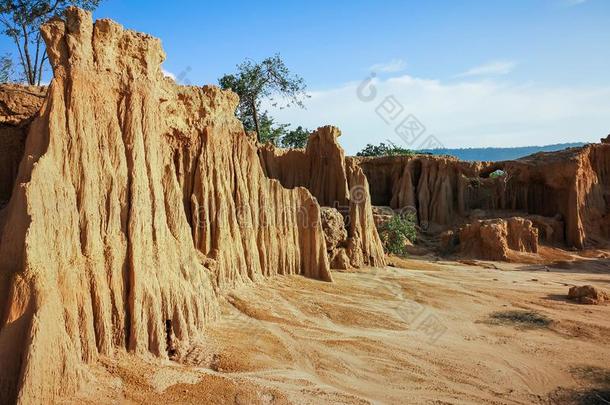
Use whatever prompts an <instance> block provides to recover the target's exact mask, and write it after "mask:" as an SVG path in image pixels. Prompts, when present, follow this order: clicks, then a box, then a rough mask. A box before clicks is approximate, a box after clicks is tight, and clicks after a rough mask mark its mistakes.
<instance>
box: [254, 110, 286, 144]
mask: <svg viewBox="0 0 610 405" xmlns="http://www.w3.org/2000/svg"><path fill="white" fill-rule="evenodd" d="M259 127H260V135H259V136H258V140H259V141H260V142H262V143H267V142H271V143H272V144H274V145H278V143H279V142H280V139H281V138H282V137H283V136H284V133H285V131H286V127H288V125H286V124H276V123H275V120H274V119H273V118H272V117H270V116H269V114H268V113H267V112H266V111H265V112H263V113H262V114H261V115H260V117H259Z"/></svg>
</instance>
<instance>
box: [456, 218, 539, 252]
mask: <svg viewBox="0 0 610 405" xmlns="http://www.w3.org/2000/svg"><path fill="white" fill-rule="evenodd" d="M458 238H459V248H460V251H459V253H460V254H461V255H463V256H466V257H475V258H480V259H487V260H502V261H506V260H510V259H511V252H528V253H536V252H538V229H536V228H534V227H533V225H532V222H531V221H529V220H527V219H523V218H508V219H488V220H478V221H475V222H473V223H471V224H468V225H466V226H464V227H463V228H461V229H460V230H459V233H458Z"/></svg>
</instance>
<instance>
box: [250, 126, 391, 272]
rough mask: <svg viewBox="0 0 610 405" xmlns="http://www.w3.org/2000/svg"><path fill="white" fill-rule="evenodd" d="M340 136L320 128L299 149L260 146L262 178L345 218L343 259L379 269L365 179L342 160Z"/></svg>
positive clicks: (378, 250)
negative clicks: (299, 190) (305, 193)
mask: <svg viewBox="0 0 610 405" xmlns="http://www.w3.org/2000/svg"><path fill="white" fill-rule="evenodd" d="M340 135H341V132H340V131H339V129H338V128H335V127H332V126H326V127H321V128H318V129H317V130H316V131H314V133H313V134H312V135H311V136H310V137H309V141H308V143H307V147H306V149H305V150H300V149H290V150H286V149H278V148H276V147H274V146H273V145H264V146H262V147H261V148H260V152H259V155H260V159H261V163H262V165H263V167H264V168H265V172H266V173H267V175H268V176H269V177H271V178H274V179H278V180H279V181H280V182H281V183H282V185H283V186H284V187H287V188H293V187H298V186H301V187H305V188H307V189H308V190H309V191H310V192H311V193H312V194H313V195H314V196H315V197H316V199H317V200H318V202H319V203H320V205H322V206H325V207H332V208H336V209H337V210H338V211H339V212H341V213H342V214H343V215H344V216H345V217H346V223H347V230H348V239H347V250H346V254H347V257H349V261H350V264H351V266H353V267H356V268H359V267H363V266H375V267H377V266H384V265H385V255H384V252H383V246H382V244H381V240H380V239H379V234H378V233H377V229H376V228H375V222H374V219H373V210H372V205H371V198H370V193H369V184H368V180H367V178H366V176H365V175H364V172H363V171H362V169H361V168H360V167H359V166H358V165H357V164H356V163H354V162H353V161H352V160H351V159H346V157H345V153H344V152H343V149H342V148H341V146H339V144H338V142H337V138H338V137H339V136H340ZM333 256H334V255H333ZM341 257H342V261H343V262H345V260H344V259H345V257H344V256H343V254H342V255H341ZM331 260H332V257H331ZM342 268H344V267H342Z"/></svg>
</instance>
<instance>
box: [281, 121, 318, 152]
mask: <svg viewBox="0 0 610 405" xmlns="http://www.w3.org/2000/svg"><path fill="white" fill-rule="evenodd" d="M310 133H311V132H310V131H309V130H308V129H305V128H303V127H302V126H300V125H299V126H298V127H297V128H296V129H293V130H291V131H288V132H286V134H285V135H284V136H283V137H282V141H281V143H282V147H284V148H304V147H305V146H306V145H307V140H308V139H309V135H310Z"/></svg>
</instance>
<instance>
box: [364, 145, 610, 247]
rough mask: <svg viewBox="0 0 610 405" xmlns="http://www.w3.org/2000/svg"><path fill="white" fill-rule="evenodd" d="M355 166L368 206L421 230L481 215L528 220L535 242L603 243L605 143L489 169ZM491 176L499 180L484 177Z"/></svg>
mask: <svg viewBox="0 0 610 405" xmlns="http://www.w3.org/2000/svg"><path fill="white" fill-rule="evenodd" d="M355 160H356V162H357V163H358V164H359V166H360V167H362V169H363V170H364V173H365V174H366V176H367V178H368V180H369V182H370V183H371V198H372V201H373V203H374V204H375V205H381V206H385V205H387V206H391V207H392V208H394V209H401V208H405V207H413V208H414V210H415V211H416V212H417V216H418V221H419V223H420V226H421V227H422V228H424V229H428V230H430V231H433V232H436V231H442V230H443V229H446V228H447V227H452V226H457V225H460V224H462V223H464V222H466V221H467V219H468V217H469V216H471V215H472V214H473V213H474V212H475V211H482V212H483V213H484V214H486V216H487V217H492V218H493V217H497V216H502V217H505V216H511V215H512V216H514V215H518V216H530V215H531V216H535V218H532V220H533V221H534V225H535V226H536V227H539V229H540V230H541V232H540V234H541V236H542V237H544V238H548V239H546V240H548V241H549V242H561V243H563V244H565V245H567V246H568V247H572V246H574V247H577V248H583V247H585V246H586V245H595V244H598V243H600V242H603V241H607V240H608V239H610V144H608V143H602V144H592V145H587V146H585V147H582V148H571V149H568V150H565V151H560V152H551V153H539V154H535V155H532V156H528V157H526V158H522V159H519V160H515V161H507V162H496V163H491V162H473V163H469V162H461V161H458V160H457V159H453V158H448V157H434V156H414V157H384V158H355ZM497 170H502V171H503V172H504V173H505V175H504V176H498V177H490V174H491V173H493V172H495V171H497ZM507 214H508V215H507Z"/></svg>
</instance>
